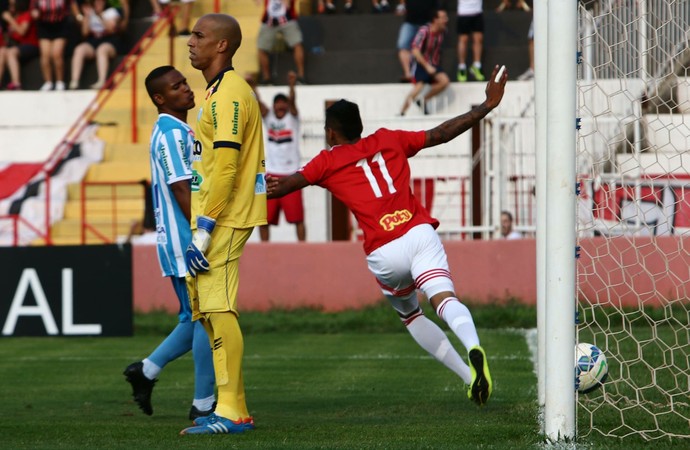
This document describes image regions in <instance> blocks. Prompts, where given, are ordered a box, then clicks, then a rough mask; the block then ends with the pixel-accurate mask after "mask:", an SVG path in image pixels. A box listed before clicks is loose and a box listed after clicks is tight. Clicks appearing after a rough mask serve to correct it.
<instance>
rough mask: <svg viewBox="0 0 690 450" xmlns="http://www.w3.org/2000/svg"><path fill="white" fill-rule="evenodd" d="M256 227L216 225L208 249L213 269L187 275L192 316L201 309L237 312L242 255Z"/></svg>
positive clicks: (207, 311)
mask: <svg viewBox="0 0 690 450" xmlns="http://www.w3.org/2000/svg"><path fill="white" fill-rule="evenodd" d="M252 230H253V228H240V229H238V228H230V227H223V226H220V225H218V226H216V228H215V229H214V230H213V234H212V235H211V245H210V246H209V248H208V249H207V250H206V259H208V263H209V266H210V269H209V271H208V272H198V273H197V275H196V278H191V277H190V276H189V275H187V281H188V283H187V284H188V285H187V287H188V290H189V297H190V303H191V307H192V320H197V319H198V318H199V317H200V313H201V314H203V313H210V312H224V311H232V312H234V313H235V314H238V313H237V290H238V288H239V283H240V278H239V265H240V256H241V255H242V251H243V250H244V244H246V243H247V240H248V239H249V236H251V234H252Z"/></svg>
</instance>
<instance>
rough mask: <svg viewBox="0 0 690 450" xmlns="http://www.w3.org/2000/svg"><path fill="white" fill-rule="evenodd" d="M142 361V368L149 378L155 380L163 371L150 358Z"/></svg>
mask: <svg viewBox="0 0 690 450" xmlns="http://www.w3.org/2000/svg"><path fill="white" fill-rule="evenodd" d="M142 362H143V363H144V367H143V369H142V370H143V372H144V376H145V377H146V378H148V379H149V380H155V379H156V378H157V377H158V374H159V373H161V370H162V369H161V368H160V367H158V365H157V364H156V363H154V362H152V361H151V360H150V359H148V358H146V359H144V360H143V361H142Z"/></svg>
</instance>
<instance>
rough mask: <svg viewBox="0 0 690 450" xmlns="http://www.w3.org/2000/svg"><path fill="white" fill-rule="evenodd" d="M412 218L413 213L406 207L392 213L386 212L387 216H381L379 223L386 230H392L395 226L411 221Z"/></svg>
mask: <svg viewBox="0 0 690 450" xmlns="http://www.w3.org/2000/svg"><path fill="white" fill-rule="evenodd" d="M411 219H412V213H411V212H410V211H408V210H406V209H403V210H398V211H396V212H394V213H391V214H386V215H385V216H383V217H381V220H379V223H380V224H381V226H382V227H383V229H384V230H386V231H391V230H392V229H393V228H395V227H397V226H398V225H400V224H402V223H405V222H409V221H410V220H411Z"/></svg>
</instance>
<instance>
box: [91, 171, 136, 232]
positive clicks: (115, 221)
mask: <svg viewBox="0 0 690 450" xmlns="http://www.w3.org/2000/svg"><path fill="white" fill-rule="evenodd" d="M97 186H99V187H105V188H109V194H108V195H103V196H89V195H87V194H88V190H89V188H90V187H97ZM123 186H141V183H140V182H138V181H117V182H113V181H84V182H82V183H81V192H80V195H81V201H80V209H81V243H82V245H84V244H87V240H88V239H87V238H88V237H89V233H90V234H91V235H93V236H95V237H96V239H97V240H98V241H100V242H102V243H105V244H110V243H113V242H115V241H116V240H117V237H118V235H119V233H118V227H119V226H120V220H119V217H120V216H122V215H125V214H126V210H123V209H122V208H120V207H119V204H118V202H119V200H120V199H126V200H129V199H143V196H141V195H136V196H134V197H132V196H126V195H122V194H120V193H119V192H118V188H120V187H123ZM90 200H109V201H110V215H109V218H110V224H109V226H107V225H105V224H101V225H102V226H101V227H99V226H97V225H96V224H95V223H92V222H90V221H89V218H88V213H89V208H88V205H87V204H88V202H89V201H90ZM142 203H143V200H142ZM142 206H143V205H142ZM137 212H138V211H137ZM141 215H142V216H143V208H142V213H141ZM104 228H109V229H110V232H109V233H107V234H106V231H105V230H104Z"/></svg>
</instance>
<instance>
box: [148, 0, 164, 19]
mask: <svg viewBox="0 0 690 450" xmlns="http://www.w3.org/2000/svg"><path fill="white" fill-rule="evenodd" d="M150 3H151V18H152V19H153V20H157V19H158V18H159V17H161V16H162V15H163V14H162V12H163V10H162V8H161V5H160V3H158V0H150Z"/></svg>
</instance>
